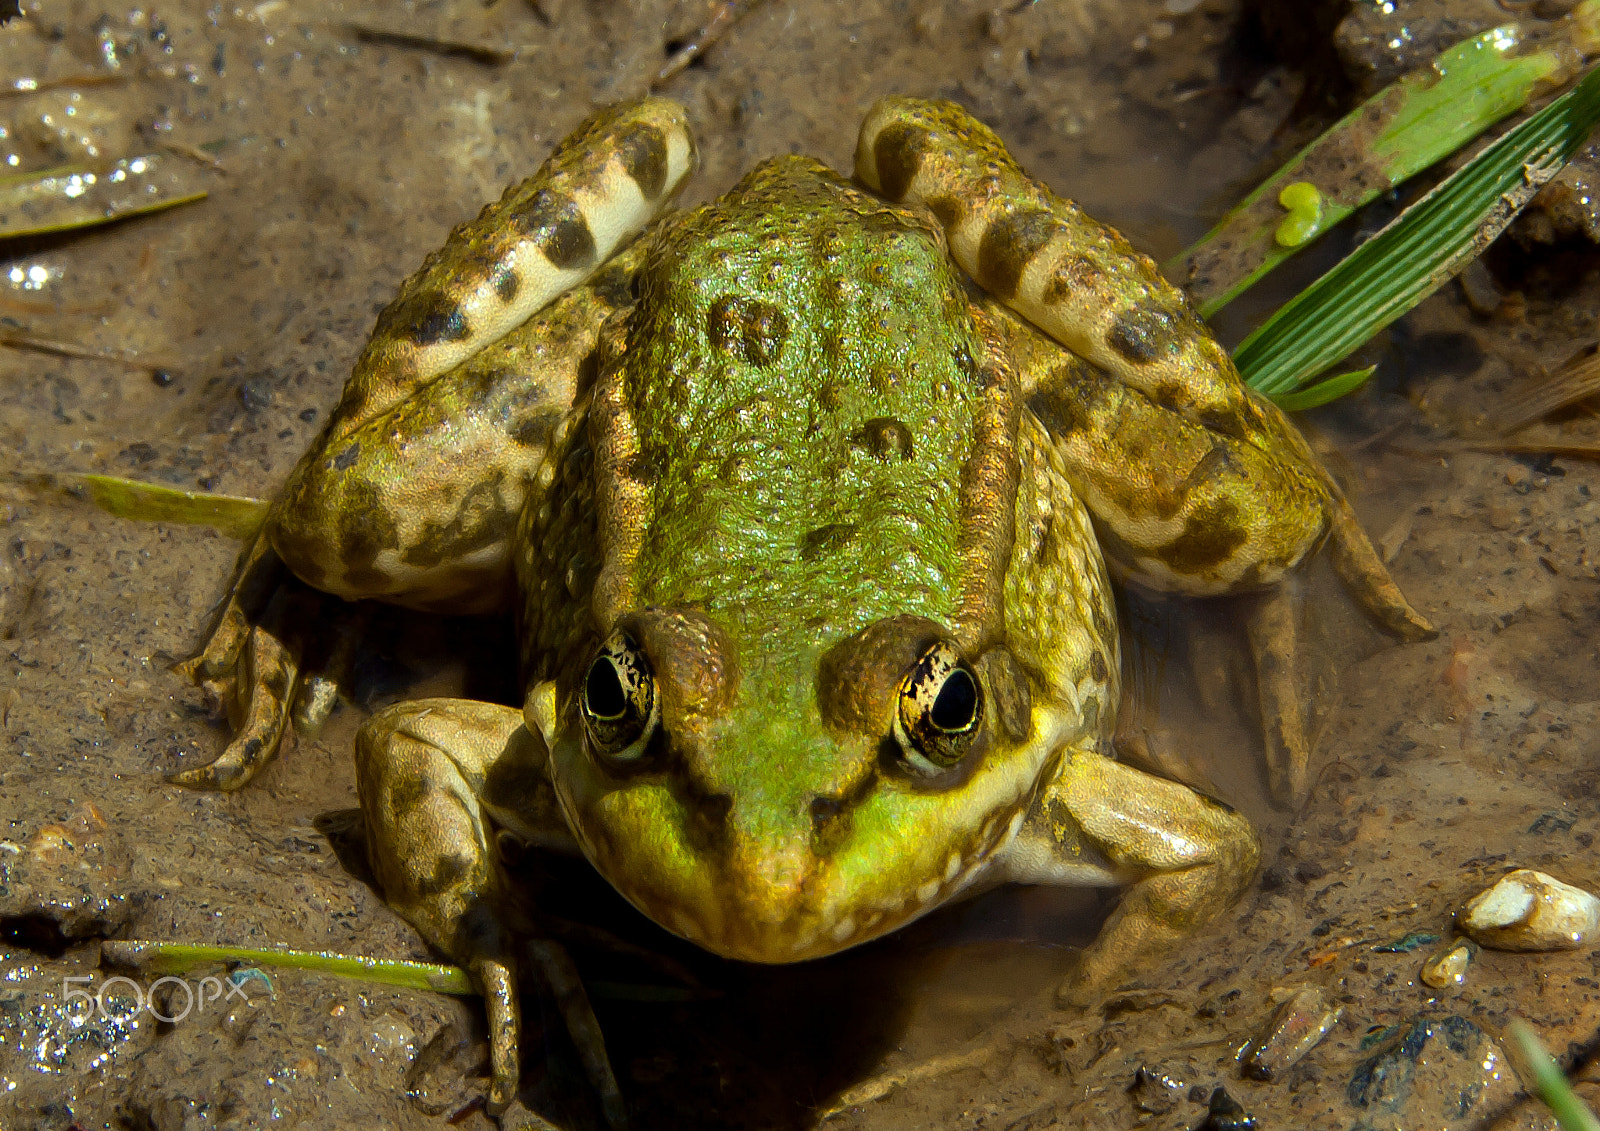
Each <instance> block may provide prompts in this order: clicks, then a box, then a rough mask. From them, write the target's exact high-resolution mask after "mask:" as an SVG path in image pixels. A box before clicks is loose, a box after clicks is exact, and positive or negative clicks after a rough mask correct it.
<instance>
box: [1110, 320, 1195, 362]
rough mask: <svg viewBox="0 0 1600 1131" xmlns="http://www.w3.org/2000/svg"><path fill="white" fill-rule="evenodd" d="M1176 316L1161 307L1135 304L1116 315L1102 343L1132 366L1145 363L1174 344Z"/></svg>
mask: <svg viewBox="0 0 1600 1131" xmlns="http://www.w3.org/2000/svg"><path fill="white" fill-rule="evenodd" d="M1176 323H1177V319H1175V318H1174V317H1173V316H1172V315H1171V314H1169V313H1168V312H1167V311H1165V310H1158V309H1156V308H1154V307H1148V306H1145V307H1140V306H1136V307H1134V308H1133V309H1132V310H1128V311H1124V312H1123V313H1122V314H1119V315H1117V318H1116V321H1115V322H1114V323H1113V324H1112V326H1111V329H1110V330H1109V331H1108V332H1107V333H1106V345H1108V346H1110V347H1111V348H1112V349H1113V350H1114V351H1116V353H1118V354H1119V355H1121V356H1122V357H1123V358H1125V359H1126V360H1128V361H1131V362H1133V363H1134V364H1135V365H1148V364H1149V363H1150V362H1152V361H1155V360H1157V359H1158V358H1160V357H1162V356H1164V355H1168V354H1171V353H1172V352H1173V351H1174V350H1175V349H1177V346H1178V329H1179V328H1178V326H1177V324H1176Z"/></svg>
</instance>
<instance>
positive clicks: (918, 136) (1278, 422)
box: [856, 98, 1434, 640]
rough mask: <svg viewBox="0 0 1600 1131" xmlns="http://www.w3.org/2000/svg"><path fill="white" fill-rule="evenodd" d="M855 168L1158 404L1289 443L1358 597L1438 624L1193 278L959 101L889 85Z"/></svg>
mask: <svg viewBox="0 0 1600 1131" xmlns="http://www.w3.org/2000/svg"><path fill="white" fill-rule="evenodd" d="M856 175H857V177H859V178H860V179H861V180H862V181H863V182H865V183H866V184H867V185H868V186H869V187H871V188H873V189H875V190H877V191H879V192H881V193H883V194H884V195H885V196H887V197H889V198H890V199H892V200H897V201H906V202H908V203H915V204H921V205H924V206H926V207H927V208H928V209H929V210H930V211H932V212H933V214H934V215H935V216H936V217H937V218H938V220H939V222H940V224H941V225H942V226H943V228H944V231H945V235H946V237H947V239H948V240H949V243H950V252H951V255H952V256H953V257H954V258H955V260H956V262H957V263H959V264H960V265H961V267H962V268H963V269H964V270H965V271H966V272H967V273H968V274H969V275H971V276H972V277H973V278H974V279H975V280H977V282H978V283H979V284H980V285H981V286H982V287H983V288H984V289H985V290H987V291H988V292H989V293H990V294H992V295H994V297H995V298H997V299H999V300H1000V301H1001V302H1003V303H1005V304H1006V305H1007V306H1009V307H1010V308H1011V309H1012V310H1015V311H1016V312H1017V313H1019V314H1021V315H1022V316H1023V317H1024V318H1026V319H1027V320H1028V321H1029V322H1030V323H1031V324H1032V325H1034V326H1036V327H1038V328H1039V329H1040V330H1042V331H1044V332H1045V333H1046V334H1048V335H1049V336H1050V337H1051V338H1053V339H1054V340H1055V341H1057V342H1060V343H1061V344H1062V345H1064V346H1066V347H1067V348H1068V349H1070V350H1072V351H1073V352H1074V353H1076V354H1077V355H1078V356H1080V357H1084V358H1087V359H1089V360H1090V361H1092V362H1094V363H1095V364H1096V365H1097V366H1099V367H1101V368H1102V369H1103V370H1105V371H1106V372H1107V373H1109V374H1111V375H1112V376H1114V377H1115V378H1116V379H1117V380H1118V381H1119V382H1121V383H1123V384H1125V385H1127V386H1129V387H1130V388H1132V389H1135V390H1137V391H1138V392H1139V393H1141V394H1142V395H1143V396H1144V397H1146V398H1148V399H1149V401H1150V402H1151V403H1152V404H1154V405H1157V406H1159V407H1160V408H1162V409H1163V410H1165V411H1168V412H1171V413H1173V414H1175V415H1177V416H1179V417H1181V418H1183V419H1184V420H1187V421H1188V422H1190V423H1192V424H1195V425H1198V426H1201V427H1203V428H1205V429H1207V430H1209V431H1211V432H1214V433H1217V434H1218V435H1220V436H1223V437H1227V438H1229V439H1232V440H1236V441H1239V442H1241V443H1243V444H1246V445H1249V446H1250V447H1254V448H1256V449H1258V450H1260V451H1261V452H1263V453H1264V454H1267V455H1269V456H1276V455H1277V454H1278V453H1279V451H1280V450H1281V449H1285V448H1287V450H1288V452H1290V453H1292V454H1293V456H1294V457H1295V459H1297V460H1298V461H1299V462H1302V463H1304V464H1305V468H1304V469H1302V471H1303V475H1304V476H1305V477H1308V478H1311V479H1314V480H1315V482H1314V483H1313V484H1312V490H1313V491H1314V493H1315V494H1316V495H1317V496H1320V500H1321V502H1322V503H1323V505H1324V506H1325V507H1326V510H1327V518H1328V520H1329V522H1330V525H1331V530H1332V536H1333V543H1334V556H1333V560H1334V566H1335V568H1336V569H1337V570H1338V572H1339V574H1340V576H1341V577H1342V578H1343V579H1344V580H1345V581H1346V583H1347V584H1348V585H1349V586H1350V588H1351V590H1352V592H1353V594H1354V595H1355V597H1356V599H1357V600H1358V601H1360V602H1361V604H1362V605H1363V606H1364V607H1365V608H1366V609H1367V610H1368V612H1369V613H1370V614H1371V615H1372V616H1373V618H1374V619H1375V620H1376V621H1377V622H1378V623H1379V624H1381V625H1382V626H1383V627H1384V628H1385V629H1386V630H1388V631H1390V632H1392V633H1394V634H1395V635H1396V636H1398V637H1400V638H1401V639H1402V640H1421V639H1427V638H1429V637H1431V636H1433V635H1434V630H1433V627H1432V625H1430V624H1429V623H1428V621H1427V620H1426V619H1425V618H1424V617H1422V616H1421V615H1420V614H1418V613H1417V612H1416V610H1414V609H1413V608H1412V607H1411V606H1410V605H1409V604H1408V603H1407V601H1406V599H1405V597H1404V596H1403V595H1402V594H1401V592H1400V590H1399V588H1398V587H1397V586H1396V585H1395V584H1394V581H1393V580H1392V579H1391V578H1390V577H1389V574H1388V571H1387V570H1386V569H1385V568H1384V565H1383V562H1382V559H1381V558H1379V556H1378V555H1377V553H1376V552H1375V551H1374V550H1373V548H1372V544H1371V542H1370V541H1369V540H1368V539H1367V536H1366V533H1365V532H1364V531H1363V530H1362V529H1361V526H1360V524H1359V523H1358V522H1357V521H1356V518H1355V515H1354V513H1353V512H1352V511H1351V509H1350V506H1349V504H1348V503H1347V502H1346V501H1345V499H1344V496H1343V494H1342V493H1341V492H1340V491H1339V489H1338V487H1337V485H1335V484H1334V483H1333V481H1332V480H1331V479H1330V478H1329V477H1328V476H1327V474H1326V472H1324V471H1323V470H1322V467H1321V464H1320V463H1319V462H1318V461H1317V459H1316V457H1315V456H1314V455H1313V454H1312V453H1311V451H1310V449H1309V448H1308V447H1307V446H1306V443H1305V440H1304V438H1303V437H1301V436H1300V434H1299V432H1298V431H1297V430H1296V429H1295V427H1294V425H1293V424H1291V423H1290V422H1289V420H1288V418H1287V417H1286V416H1284V414H1283V413H1282V411H1281V410H1279V409H1278V408H1277V406H1275V405H1273V404H1272V403H1271V402H1270V401H1268V400H1266V399H1265V398H1264V397H1260V396H1258V395H1256V394H1254V393H1253V392H1252V390H1250V389H1249V388H1248V387H1247V386H1246V385H1245V384H1244V382H1243V381H1242V380H1240V378H1239V373H1238V370H1237V369H1236V368H1235V367H1234V364H1233V359H1232V358H1230V357H1229V356H1228V352H1227V351H1226V350H1225V349H1223V348H1222V346H1221V345H1220V344H1219V343H1218V342H1217V340H1216V339H1215V338H1214V337H1212V336H1211V334H1210V332H1209V331H1208V330H1207V329H1206V327H1205V324H1204V323H1203V322H1202V321H1201V319H1200V317H1199V315H1198V314H1197V313H1196V312H1195V311H1194V309H1193V308H1192V307H1191V306H1190V304H1189V302H1188V300H1187V299H1186V298H1185V297H1184V295H1183V292H1182V291H1180V290H1178V288H1176V287H1174V286H1173V285H1172V284H1171V283H1170V282H1168V281H1167V280H1166V279H1165V278H1163V277H1162V275H1161V273H1160V271H1159V270H1157V268H1156V265H1155V263H1154V262H1152V261H1151V260H1150V258H1149V257H1148V256H1144V255H1140V254H1139V253H1137V252H1135V251H1134V250H1133V248H1132V247H1131V246H1130V245H1129V244H1128V241H1127V240H1125V239H1124V238H1123V237H1122V236H1121V235H1120V234H1119V233H1117V232H1116V231H1115V230H1114V229H1112V228H1109V227H1107V226H1105V225H1104V224H1101V223H1099V222H1098V221H1096V220H1094V219H1093V218H1091V217H1089V216H1087V215H1085V214H1084V213H1083V211H1082V210H1081V209H1080V208H1078V206H1077V205H1075V204H1073V203H1072V202H1071V201H1068V200H1064V199H1062V198H1061V197H1059V196H1057V195H1056V194H1055V193H1053V192H1051V191H1050V189H1049V188H1048V187H1046V186H1044V185H1042V184H1040V183H1039V182H1037V181H1035V180H1033V179H1032V178H1031V177H1029V176H1028V175H1027V174H1026V173H1025V172H1023V170H1022V168H1021V167H1020V166H1019V165H1018V164H1017V163H1016V161H1015V160H1013V159H1012V157H1011V155H1010V154H1009V153H1008V152H1007V151H1006V148H1005V146H1004V145H1003V144H1002V143H1001V141H1000V139H999V138H997V137H996V136H995V135H994V133H993V132H992V131H991V130H990V129H989V128H988V127H987V126H985V125H983V123H981V122H979V121H978V120H977V119H975V118H973V117H972V116H971V115H970V114H968V113H967V112H966V111H965V110H963V109H961V107H959V106H956V105H955V104H953V103H949V102H930V101H925V100H921V99H914V98H886V99H884V100H882V101H881V102H879V103H878V104H877V105H876V106H874V107H873V108H872V110H871V111H870V112H869V113H868V115H867V118H866V120H865V121H864V122H863V123H862V126H861V137H860V141H859V143H858V145H857V148H856Z"/></svg>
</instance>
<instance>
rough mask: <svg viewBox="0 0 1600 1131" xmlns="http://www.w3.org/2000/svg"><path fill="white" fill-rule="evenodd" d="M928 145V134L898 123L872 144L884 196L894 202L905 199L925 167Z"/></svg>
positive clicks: (887, 129)
mask: <svg viewBox="0 0 1600 1131" xmlns="http://www.w3.org/2000/svg"><path fill="white" fill-rule="evenodd" d="M927 144H928V136H927V133H926V132H925V131H924V130H923V129H922V127H920V126H914V125H911V124H910V123H909V122H896V123H895V124H894V125H892V126H886V127H885V128H884V129H883V131H882V132H881V133H879V134H878V138H877V140H876V141H874V142H873V143H872V155H873V157H874V159H875V160H876V161H877V164H878V184H879V187H880V188H881V189H882V191H883V195H884V196H886V197H888V198H889V199H890V200H894V201H900V200H904V199H905V196H906V191H907V190H908V189H909V188H910V187H911V182H912V181H914V180H916V179H917V171H918V170H919V169H921V168H922V154H923V151H924V150H925V149H926V148H927Z"/></svg>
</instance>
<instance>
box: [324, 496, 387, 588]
mask: <svg viewBox="0 0 1600 1131" xmlns="http://www.w3.org/2000/svg"><path fill="white" fill-rule="evenodd" d="M344 496H345V497H344V500H343V505H342V506H341V508H340V511H339V515H338V522H339V559H340V561H341V563H342V564H343V565H344V567H345V577H346V579H347V580H348V581H349V582H350V583H351V584H352V585H355V586H357V587H358V588H361V589H366V588H369V587H370V588H371V589H372V590H373V591H374V592H382V591H383V590H384V589H385V588H386V587H387V585H388V581H389V577H388V575H387V574H385V573H384V572H383V571H382V570H375V569H373V568H372V563H373V562H375V561H377V560H378V555H379V554H381V553H382V552H383V551H384V550H392V549H394V548H395V547H397V546H399V545H400V528H399V527H398V526H397V525H396V524H395V521H394V519H393V518H392V517H391V516H390V514H389V512H388V510H387V509H386V508H385V506H384V505H383V500H381V499H380V498H379V497H378V490H377V488H376V487H374V486H373V485H372V484H371V483H364V482H363V483H352V484H350V486H349V487H348V488H347V489H346V491H345V492H344Z"/></svg>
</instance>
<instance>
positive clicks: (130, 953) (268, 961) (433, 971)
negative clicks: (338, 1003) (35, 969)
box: [100, 939, 478, 996]
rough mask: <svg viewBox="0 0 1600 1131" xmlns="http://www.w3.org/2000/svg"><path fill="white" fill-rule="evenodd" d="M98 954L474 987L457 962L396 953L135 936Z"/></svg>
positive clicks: (167, 965) (158, 965)
mask: <svg viewBox="0 0 1600 1131" xmlns="http://www.w3.org/2000/svg"><path fill="white" fill-rule="evenodd" d="M100 953H101V954H102V955H103V956H104V958H105V960H106V961H107V962H110V963H112V964H113V965H116V966H132V967H136V968H139V969H150V970H154V971H157V972H160V973H169V974H178V973H182V972H183V971H185V970H189V969H192V968H194V967H196V966H204V965H207V964H209V963H213V962H250V963H254V964H256V965H258V966H287V967H293V968H295V969H298V970H310V971H313V972H314V973H318V974H335V975H338V976H339V977H343V978H359V979H361V980H362V981H366V982H376V983H378V984H380V985H385V986H398V987H400V988H402V989H411V990H434V991H436V992H438V993H442V994H456V995H460V996H471V995H473V994H476V993H477V992H478V991H477V990H476V989H475V988H474V987H473V985H472V979H471V978H469V977H468V976H467V972H466V971H465V970H463V969H461V968H460V967H459V966H446V965H444V964H442V963H438V962H408V961H404V960H402V959H398V958H368V957H366V956H365V955H350V954H332V953H329V952H327V951H313V950H288V949H284V950H276V949H274V950H263V949H259V948H251V947H237V946H191V945H189V944H187V943H168V942H144V941H141V940H136V939H129V940H116V941H108V942H103V943H101V944H100Z"/></svg>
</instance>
